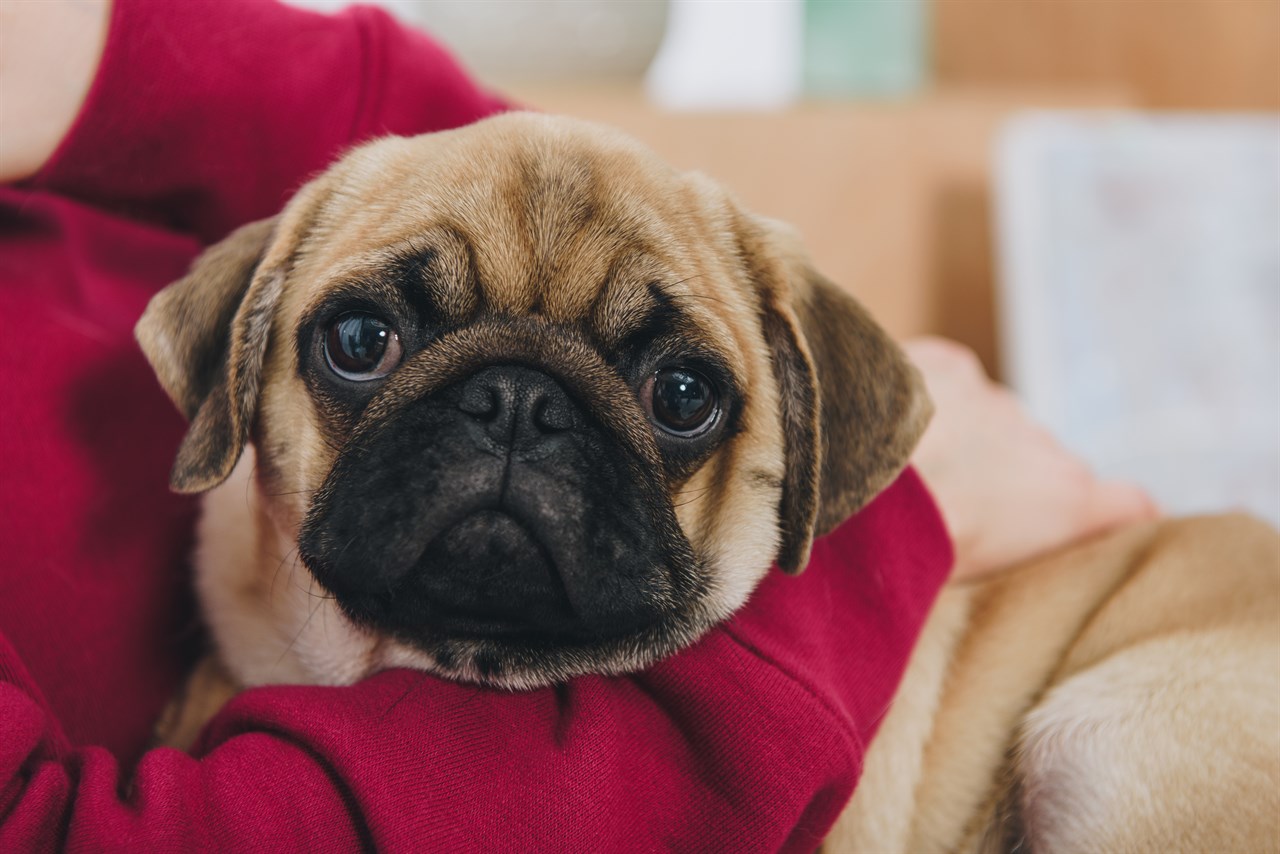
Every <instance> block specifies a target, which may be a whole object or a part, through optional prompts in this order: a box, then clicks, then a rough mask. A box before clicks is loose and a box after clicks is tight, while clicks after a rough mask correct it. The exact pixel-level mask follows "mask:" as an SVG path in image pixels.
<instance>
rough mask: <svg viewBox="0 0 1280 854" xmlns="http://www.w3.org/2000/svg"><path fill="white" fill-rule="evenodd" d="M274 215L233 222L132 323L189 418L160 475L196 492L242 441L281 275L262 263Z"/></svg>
mask: <svg viewBox="0 0 1280 854" xmlns="http://www.w3.org/2000/svg"><path fill="white" fill-rule="evenodd" d="M276 220H277V218H276V217H273V218H271V219H265V220H260V221H258V222H255V223H250V224H249V225H246V226H243V227H241V228H239V229H237V230H236V231H234V232H233V233H232V234H231V235H230V236H229V237H227V238H226V239H225V240H223V241H222V242H221V243H219V244H217V245H216V246H213V247H212V248H210V249H208V250H207V251H206V252H205V253H204V254H203V255H201V256H200V257H199V258H197V259H196V262H195V264H193V265H192V267H191V271H190V272H189V273H188V274H187V275H186V276H185V277H184V278H182V279H179V280H178V281H177V282H174V283H173V284H172V285H169V287H167V288H165V289H164V290H163V291H161V292H160V293H158V294H156V295H155V297H153V298H152V300H151V302H150V303H149V304H148V305H147V310H146V312H144V313H143V315H142V319H141V320H139V321H138V325H137V326H136V327H135V328H134V335H135V336H136V337H137V339H138V343H139V344H140V345H141V346H142V352H143V353H144V354H146V357H147V360H148V361H149V362H150V363H151V367H152V369H153V370H155V372H156V376H157V377H158V378H159V380H160V385H161V386H162V387H163V388H164V390H165V392H166V393H168V395H169V397H170V398H171V399H172V400H173V402H174V403H175V404H177V406H178V408H179V409H180V410H182V413H183V414H184V415H185V416H186V417H187V418H188V420H190V422H191V426H190V427H189V428H188V429H187V435H186V437H185V438H184V439H183V440H182V446H181V447H180V448H179V449H178V457H177V459H176V460H175V461H174V464H173V470H172V472H171V473H170V476H169V483H170V486H171V487H172V488H173V489H174V490H175V491H177V492H183V493H192V492H203V491H205V490H206V489H211V488H213V487H215V486H217V485H218V484H219V483H221V482H222V481H223V480H225V479H226V478H227V476H228V475H229V474H231V470H232V469H233V468H234V467H235V464H236V461H237V460H239V459H240V453H241V452H242V451H243V450H244V444H245V441H246V440H247V439H248V435H249V425H250V424H251V423H252V421H253V414H254V409H255V407H256V406H257V399H258V384H259V379H260V377H261V373H262V363H263V359H264V357H265V355H266V349H267V337H268V332H269V329H270V325H271V317H272V314H273V311H274V308H275V303H276V299H277V298H278V296H279V292H280V281H279V279H280V277H279V276H278V275H276V274H275V273H274V272H273V271H270V270H266V269H261V268H262V267H263V265H262V259H263V256H264V254H265V253H266V250H267V247H268V246H269V245H270V244H271V241H272V237H273V235H274V233H275V226H276Z"/></svg>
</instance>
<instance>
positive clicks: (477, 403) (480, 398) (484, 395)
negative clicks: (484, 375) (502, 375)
mask: <svg viewBox="0 0 1280 854" xmlns="http://www.w3.org/2000/svg"><path fill="white" fill-rule="evenodd" d="M458 408H459V409H461V410H462V411H463V412H465V413H467V414H468V415H473V416H475V417H476V418H478V419H480V420H482V421H488V420H490V419H492V418H494V417H495V416H496V415H497V414H498V410H499V409H501V408H502V404H501V402H500V401H499V400H498V394H497V392H496V390H495V389H494V388H493V386H491V385H487V384H483V383H468V384H467V387H466V388H465V389H463V391H462V396H461V397H460V398H458Z"/></svg>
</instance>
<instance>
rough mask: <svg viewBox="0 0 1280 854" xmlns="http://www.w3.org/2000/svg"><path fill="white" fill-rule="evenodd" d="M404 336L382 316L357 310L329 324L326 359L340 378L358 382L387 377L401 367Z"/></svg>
mask: <svg viewBox="0 0 1280 854" xmlns="http://www.w3.org/2000/svg"><path fill="white" fill-rule="evenodd" d="M402 355H403V350H402V348H401V346H400V336H399V335H397V334H396V331H395V329H394V328H392V326H391V324H389V323H387V322H386V321H385V320H383V319H382V318H380V317H377V316H375V315H372V314H365V313H363V312H358V311H353V312H349V313H347V314H343V315H340V316H338V317H336V318H334V320H333V321H332V322H331V323H330V324H329V328H328V329H327V330H325V336H324V356H325V359H326V360H327V361H328V362H329V367H330V368H332V369H333V372H334V373H335V374H337V375H338V376H340V377H343V378H344V379H348V380H354V381H356V382H363V381H365V380H376V379H378V378H380V377H385V376H386V375H387V374H389V373H391V372H392V371H393V370H395V368H396V366H397V365H399V364H400V358H401V356H402Z"/></svg>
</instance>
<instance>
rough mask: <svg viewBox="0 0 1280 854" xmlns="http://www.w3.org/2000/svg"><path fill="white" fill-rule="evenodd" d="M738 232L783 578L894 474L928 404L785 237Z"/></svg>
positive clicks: (866, 323)
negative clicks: (772, 470) (754, 299)
mask: <svg viewBox="0 0 1280 854" xmlns="http://www.w3.org/2000/svg"><path fill="white" fill-rule="evenodd" d="M739 231H740V235H741V237H740V244H739V245H740V251H741V253H742V255H743V258H744V261H745V263H746V265H747V267H748V269H749V271H750V273H751V275H752V277H753V278H754V280H755V284H756V286H757V289H758V292H759V294H760V300H761V324H762V326H763V331H764V337H765V341H766V343H767V345H768V347H769V350H770V355H771V357H772V360H773V368H774V375H775V378H776V380H777V383H778V390H779V398H780V405H781V415H782V427H783V435H784V441H785V445H786V447H785V474H784V477H783V487H782V506H781V508H780V513H779V516H780V520H781V523H782V526H783V530H782V541H781V545H780V546H779V550H778V555H777V563H778V565H779V566H780V567H781V568H782V569H784V570H786V571H787V572H792V573H795V572H799V571H800V570H802V569H804V567H805V564H807V563H808V560H809V549H810V546H811V545H812V543H813V538H814V537H817V536H821V535H822V534H825V533H827V532H828V531H830V530H832V529H833V528H835V527H836V526H837V525H839V524H840V523H841V522H843V521H844V520H845V519H847V518H849V517H850V516H851V515H853V514H854V513H856V512H857V511H858V510H859V509H861V508H862V507H863V506H864V505H866V504H867V503H868V502H869V501H870V500H871V499H872V498H874V497H875V496H876V495H877V494H878V493H879V492H880V491H881V490H882V489H884V488H885V487H887V486H888V485H889V484H890V483H892V482H893V480H894V479H895V478H896V477H897V476H898V474H899V473H900V472H901V471H902V469H903V468H905V467H906V465H907V462H908V459H909V458H910V456H911V452H912V450H914V448H915V446H916V442H917V441H919V439H920V436H921V434H922V433H923V432H924V428H925V426H926V425H927V424H928V423H929V418H930V416H931V415H932V414H933V405H932V403H931V402H930V401H929V397H928V394H927V393H926V391H925V386H924V380H923V379H922V378H921V376H920V374H919V372H918V371H917V370H916V368H915V366H914V365H912V364H911V363H910V362H909V361H908V360H907V357H906V355H905V354H904V353H903V352H902V350H901V349H900V348H899V347H898V345H897V344H895V343H894V341H893V340H892V339H891V338H890V337H889V336H888V334H887V333H886V332H885V331H884V330H883V329H882V328H881V327H880V325H879V324H877V323H876V322H875V321H874V320H873V319H872V318H871V315H870V314H868V313H867V311H866V309H864V308H863V307H862V306H861V305H860V304H859V303H858V302H857V301H856V300H854V299H853V297H851V296H849V294H848V293H846V292H845V291H843V290H842V289H841V288H839V287H837V286H836V285H834V284H832V283H831V282H830V281H828V280H827V279H826V278H824V277H823V276H822V275H821V274H820V273H818V272H817V271H816V270H814V269H813V266H812V264H811V263H810V262H809V260H808V258H807V256H806V255H805V253H804V251H803V249H801V247H800V245H799V241H798V240H797V239H796V238H795V237H794V235H792V234H791V233H790V232H789V230H787V229H786V228H785V227H784V226H781V225H780V224H773V223H769V222H767V221H762V220H758V219H749V218H744V221H742V223H741V226H740V229H739Z"/></svg>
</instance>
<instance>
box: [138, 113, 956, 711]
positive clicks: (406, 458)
mask: <svg viewBox="0 0 1280 854" xmlns="http://www.w3.org/2000/svg"><path fill="white" fill-rule="evenodd" d="M137 332H138V340H139V342H140V343H141V345H142V348H143V350H144V351H145V353H146V354H147V357H148V358H149V359H150V361H151V363H152V364H153V365H154V366H155V369H156V372H157V375H158V377H159V379H160V382H161V384H162V385H163V386H164V388H165V390H166V391H167V392H168V393H169V395H170V396H171V397H172V398H173V400H174V401H175V402H176V403H177V404H178V406H179V407H180V408H181V409H182V411H183V412H185V413H186V414H187V416H188V417H189V418H190V420H191V426H190V430H189V432H188V434H187V436H186V438H185V439H184V441H183V443H182V445H181V448H180V449H179V451H178V457H177V461H176V462H175V464H174V468H173V472H172V486H173V488H174V489H176V490H177V491H179V492H204V491H206V490H210V489H212V488H213V487H215V486H218V485H219V484H221V483H222V482H223V481H225V480H227V479H228V478H229V477H230V476H231V475H232V472H233V470H234V469H235V468H236V464H237V461H239V462H240V470H239V472H238V474H237V476H236V478H234V479H233V480H234V482H233V483H231V484H230V485H226V486H223V487H222V488H221V489H219V490H218V491H216V492H214V493H212V494H211V495H210V496H209V499H208V501H207V503H206V508H205V518H204V521H203V524H202V528H201V537H200V539H201V545H200V547H199V552H198V555H197V559H196V565H197V585H198V590H199V594H200V597H201V601H202V604H203V608H204V614H205V617H206V619H207V621H208V625H209V627H210V629H211V630H212V633H213V636H214V639H215V641H216V645H217V649H218V651H219V653H220V656H221V660H222V662H223V663H224V664H225V665H226V667H227V669H228V670H229V672H230V675H231V676H232V677H234V679H235V680H236V681H237V682H238V683H240V684H242V685H256V684H261V683H264V682H286V681H287V682H310V683H322V684H347V683H351V682H354V681H356V680H358V679H360V678H362V677H363V676H366V675H368V674H370V673H372V672H375V671H377V670H380V669H383V668H389V667H405V666H407V667H416V668H420V669H423V670H429V671H432V672H435V673H439V674H441V675H444V676H447V677H450V678H455V679H462V680H467V681H472V682H481V683H486V684H491V685H499V686H503V687H507V688H531V687H534V686H539V685H545V684H549V683H553V682H557V681H562V680H565V679H569V678H572V677H573V676H576V675H579V674H583V673H619V672H624V671H629V670H634V669H637V668H641V667H643V666H645V665H646V664H648V663H650V662H652V661H654V660H656V659H657V658H660V657H662V656H665V655H668V654H670V653H672V652H674V651H675V650H677V649H679V648H681V647H683V646H685V645H687V644H688V643H690V642H691V641H693V640H694V639H695V638H696V637H698V635H699V634H701V633H702V632H703V631H705V630H706V629H707V628H708V627H709V626H711V625H713V624H714V623H716V622H718V621H720V620H722V619H724V618H725V617H727V616H728V615H729V614H731V613H732V612H733V611H734V610H735V609H737V608H738V607H739V606H740V605H741V604H742V603H743V602H744V601H745V599H746V598H747V596H748V594H749V593H750V592H751V590H752V589H753V588H754V586H755V585H756V583H757V582H758V581H759V579H760V578H761V577H762V576H763V574H764V573H765V571H766V570H767V569H768V568H769V566H770V564H771V563H772V562H774V561H775V560H776V561H777V563H778V564H779V565H780V566H781V567H783V568H784V569H785V570H787V571H789V572H798V571H799V570H800V569H802V568H803V567H804V565H805V562H806V560H807V555H808V552H809V545H810V542H811V541H812V539H813V537H814V536H816V535H819V534H821V533H823V532H825V531H827V530H828V529H830V528H832V527H834V526H835V525H836V524H838V523H839V522H841V521H842V520H844V519H845V518H846V517H848V516H849V515H850V514H851V513H853V512H854V511H856V510H857V509H858V508H859V507H861V506H862V505H863V504H865V503H866V502H867V501H868V500H870V499H871V498H872V497H873V496H874V495H875V494H876V493H877V492H878V491H879V490H880V489H881V488H883V487H884V486H886V485H887V484H889V483H890V482H891V481H892V480H893V479H894V478H895V477H896V476H897V474H898V473H899V472H900V471H901V470H902V468H903V467H904V466H905V465H906V462H907V458H908V456H909V454H910V452H911V450H912V447H913V446H914V444H915V442H916V440H917V438H918V437H919V435H920V433H921V431H922V430H923V429H924V426H925V424H926V422H927V420H928V417H929V414H930V411H931V410H930V404H929V401H928V398H927V396H926V394H925V392H924V390H923V386H922V384H921V380H920V378H919V376H918V375H917V373H916V371H915V369H914V368H913V367H912V366H911V365H910V364H909V363H908V362H907V361H906V359H905V358H904V357H903V355H902V353H901V352H900V351H899V349H898V347H897V346H896V345H895V344H894V343H893V342H892V341H891V340H890V339H889V338H888V337H887V336H886V335H885V334H884V332H883V331H882V330H881V329H880V328H879V327H878V326H877V325H876V324H875V323H874V322H873V321H872V320H871V318H870V317H869V316H868V315H867V314H866V312H865V311H863V309H862V308H861V307H860V306H859V305H858V304H857V303H856V302H855V301H854V300H853V299H852V298H850V297H849V296H847V295H846V294H845V293H844V292H843V291H841V290H839V289H838V288H836V287H835V286H834V285H832V284H830V283H829V282H827V281H825V280H823V279H822V278H821V277H820V276H819V275H818V274H817V273H815V272H814V271H813V270H812V269H811V268H810V267H809V265H808V263H807V261H806V260H805V259H804V257H803V256H802V255H801V254H800V252H799V250H798V249H797V247H796V245H795V243H794V240H793V239H792V238H791V237H790V236H789V235H787V234H786V233H785V232H784V231H783V230H782V229H780V228H779V227H778V226H775V225H774V224H772V223H768V222H766V221H764V220H760V219H757V218H755V217H752V216H750V215H749V214H747V213H745V212H743V211H742V210H741V209H740V208H739V207H738V206H737V205H736V204H735V203H734V201H733V200H732V199H731V198H730V197H729V196H728V195H727V194H726V193H725V192H724V191H723V190H721V189H720V188H719V187H717V186H716V185H715V184H713V183H712V182H711V181H709V180H707V179H706V178H702V177H699V176H690V175H684V174H681V173H678V172H676V171H675V170H673V169H672V168H671V167H669V166H668V165H666V164H665V163H663V162H662V161H660V160H659V159H658V158H657V157H655V156H654V155H653V154H651V153H649V152H648V151H646V150H644V149H643V148H641V147H640V146H639V145H638V144H636V143H635V142H633V141H631V140H629V139H627V138H624V137H622V136H620V135H618V134H616V133H613V132H609V131H606V130H604V129H602V128H599V127H595V126H592V125H588V124H584V123H579V122H574V121H569V120H567V119H560V118H552V117H548V116H541V115H533V114H509V115H504V116H501V117H497V118H493V119H490V120H488V121H484V122H481V123H479V124H476V125H473V126H470V127H466V128H463V129H460V130H456V131H451V132H447V133H438V134H432V135H426V136H420V137H416V138H412V139H403V138H387V139H383V140H380V141H377V142H374V143H371V144H369V145H366V146H364V147H362V148H359V149H357V150H355V151H354V152H352V153H351V154H349V155H348V156H346V157H345V158H344V159H343V160H342V161H341V162H340V163H338V164H337V165H336V166H334V167H333V168H332V169H330V170H329V171H328V172H326V173H324V174H323V175H322V176H320V177H319V178H317V179H316V180H314V181H312V182H311V183H310V184H308V185H307V186H306V187H305V188H303V189H302V191H301V192H299V193H298V194H297V196H296V197H295V198H294V199H293V200H292V201H291V202H290V203H289V204H288V205H287V207H286V208H285V209H284V211H283V212H282V213H281V214H280V215H279V216H278V217H276V218H274V219H272V220H269V221H265V222H259V223H255V224H252V225H248V226H245V227H244V228H242V229H240V230H239V231H237V232H236V233H234V234H233V235H232V236H230V237H229V238H227V239H226V240H225V241H224V242H223V243H221V244H219V245H218V246H217V247H215V248H213V249H211V250H210V251H209V252H207V253H206V254H205V255H204V256H202V257H201V258H200V259H199V260H198V261H197V262H196V264H195V265H194V267H193V269H192V270H191V272H190V274H189V275H188V276H187V277H186V278H184V279H182V280H181V281H179V282H177V283H176V284H174V285H172V286H171V287H169V288H168V289H166V290H165V291H163V292H162V293H160V294H159V295H157V296H156V297H155V299H154V300H153V301H152V303H151V305H150V306H149V307H148V309H147V311H146V313H145V315H144V316H143V318H142V319H141V321H140V322H139V324H138V330H137ZM822 388H829V389H839V390H840V393H839V394H838V395H831V396H829V397H828V398H827V399H826V400H825V401H824V400H821V398H820V389H822ZM250 443H251V444H252V447H253V448H254V449H256V456H255V455H251V454H249V453H247V452H246V447H247V446H248V445H249V444H250ZM248 480H252V488H247V484H246V483H245V481H248ZM246 495H247V496H248V500H247V501H246Z"/></svg>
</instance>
